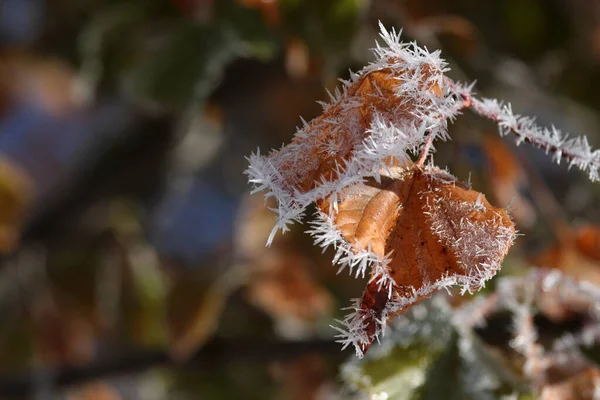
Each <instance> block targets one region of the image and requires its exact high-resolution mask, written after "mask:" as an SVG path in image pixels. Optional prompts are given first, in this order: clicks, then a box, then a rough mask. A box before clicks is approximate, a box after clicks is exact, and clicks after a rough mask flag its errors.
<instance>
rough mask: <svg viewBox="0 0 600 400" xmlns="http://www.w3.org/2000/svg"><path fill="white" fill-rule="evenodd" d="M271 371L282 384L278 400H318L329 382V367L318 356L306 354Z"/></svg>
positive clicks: (276, 365) (276, 366)
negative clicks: (324, 386)
mask: <svg viewBox="0 0 600 400" xmlns="http://www.w3.org/2000/svg"><path fill="white" fill-rule="evenodd" d="M271 370H272V372H273V375H274V376H275V378H276V379H277V380H279V381H280V382H281V384H282V387H281V389H280V391H279V394H278V395H277V397H276V398H277V399H286V400H309V399H317V398H319V394H320V393H321V391H322V389H323V385H324V384H325V383H326V382H327V366H326V364H325V361H324V359H323V357H322V356H320V355H318V354H306V355H303V356H300V357H297V358H295V359H293V360H291V361H288V362H285V363H278V364H275V365H273V368H272V369H271Z"/></svg>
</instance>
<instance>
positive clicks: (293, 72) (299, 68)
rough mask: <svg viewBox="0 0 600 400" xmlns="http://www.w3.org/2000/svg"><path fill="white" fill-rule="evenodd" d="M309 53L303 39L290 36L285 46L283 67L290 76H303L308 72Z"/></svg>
mask: <svg viewBox="0 0 600 400" xmlns="http://www.w3.org/2000/svg"><path fill="white" fill-rule="evenodd" d="M309 63H310V53H309V50H308V47H307V45H306V43H304V41H302V39H300V38H291V39H289V40H288V42H287V45H286V47H285V69H286V71H287V73H288V75H289V76H291V77H292V78H303V77H305V76H306V75H307V74H308V68H309Z"/></svg>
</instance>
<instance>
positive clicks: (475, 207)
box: [319, 166, 515, 355]
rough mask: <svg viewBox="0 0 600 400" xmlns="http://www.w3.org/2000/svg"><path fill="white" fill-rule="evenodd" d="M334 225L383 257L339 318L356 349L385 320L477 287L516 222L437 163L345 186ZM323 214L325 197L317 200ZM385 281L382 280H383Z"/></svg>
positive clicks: (327, 206)
mask: <svg viewBox="0 0 600 400" xmlns="http://www.w3.org/2000/svg"><path fill="white" fill-rule="evenodd" d="M344 194H345V196H344V199H343V201H342V202H341V203H340V204H339V205H338V212H337V214H335V217H334V221H333V222H334V223H335V225H336V226H337V227H338V230H339V231H340V233H341V235H342V236H343V238H344V239H345V240H346V241H347V242H348V243H350V244H351V246H352V248H353V249H354V251H355V252H356V253H358V252H361V251H365V249H367V250H370V252H372V253H374V254H375V255H376V256H377V258H379V259H382V260H386V261H385V262H384V263H383V264H382V268H380V269H379V270H378V269H376V268H375V269H373V271H375V272H373V273H372V276H371V280H370V282H369V284H368V285H367V288H366V290H365V292H364V294H363V296H362V299H361V300H360V302H359V304H358V305H357V307H356V314H355V315H354V316H351V317H349V318H347V319H346V321H345V325H346V327H347V329H348V330H347V331H344V332H343V333H344V335H345V336H347V337H348V338H351V339H352V341H351V343H353V344H355V346H356V349H357V352H358V353H359V355H360V354H361V353H364V352H365V351H366V350H367V349H368V348H369V346H370V345H371V344H372V342H373V340H374V339H375V338H376V336H377V335H378V334H379V333H380V332H381V330H382V329H383V327H384V326H385V322H386V320H387V319H388V318H390V317H392V316H394V315H397V314H400V313H403V312H404V311H406V310H407V309H408V308H409V307H410V306H412V305H414V304H416V303H418V302H419V301H421V300H423V299H424V298H427V297H429V296H431V295H432V294H433V293H434V292H435V291H437V290H439V289H440V288H442V287H447V286H450V285H454V284H460V285H462V286H463V291H468V292H473V291H476V290H478V289H480V288H481V287H482V286H483V285H484V282H485V281H486V280H487V279H489V278H491V277H492V276H493V275H494V274H495V273H496V271H497V269H498V268H499V267H500V262H501V261H502V259H503V258H504V256H505V255H506V253H507V252H508V249H509V248H510V246H511V245H512V242H513V239H514V235H515V228H514V224H513V222H512V220H511V219H510V217H509V216H508V214H507V212H506V211H505V210H504V209H500V208H496V207H494V206H492V205H491V204H490V203H489V202H488V201H487V200H486V199H485V196H483V195H482V194H481V193H479V192H476V191H473V190H469V188H468V187H466V185H464V184H462V183H460V182H458V181H456V179H455V178H454V177H452V176H451V175H449V174H448V173H446V172H444V171H441V170H439V169H437V168H433V167H431V168H422V167H419V166H413V167H409V168H402V167H393V168H391V169H390V173H389V174H388V175H387V176H383V175H382V179H381V183H377V182H376V181H375V180H370V181H368V182H366V183H364V184H359V185H356V186H355V187H351V188H349V189H347V190H346V191H345V193H344ZM319 207H320V208H321V210H322V211H323V212H326V210H329V209H330V204H329V200H325V201H323V202H321V203H320V204H319ZM387 282H389V284H387Z"/></svg>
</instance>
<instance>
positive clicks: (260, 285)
mask: <svg viewBox="0 0 600 400" xmlns="http://www.w3.org/2000/svg"><path fill="white" fill-rule="evenodd" d="M310 269H311V264H310V261H309V260H308V259H307V258H306V257H305V256H303V255H302V253H300V252H298V251H297V250H295V249H287V250H286V249H284V248H274V249H272V250H271V251H268V252H266V253H265V254H264V255H263V256H262V257H261V258H260V259H259V260H257V261H256V264H255V265H254V267H253V269H252V272H251V274H250V278H249V281H248V286H247V289H246V294H247V296H248V299H249V300H250V302H251V303H252V304H254V305H255V306H256V307H258V308H260V309H262V310H264V311H266V312H267V313H268V314H269V315H271V317H273V318H274V320H275V322H276V324H277V328H278V331H279V333H280V334H282V335H284V336H286V337H295V338H298V337H302V336H304V335H305V334H306V333H311V332H312V331H313V330H314V325H315V323H316V322H317V321H318V319H319V318H322V317H324V316H327V315H329V314H330V313H331V311H332V305H333V304H332V303H333V301H332V298H331V294H330V293H329V292H328V291H327V290H326V289H325V288H323V287H322V285H321V284H320V283H319V282H318V281H317V280H316V279H315V278H314V277H313V276H312V275H311V274H310Z"/></svg>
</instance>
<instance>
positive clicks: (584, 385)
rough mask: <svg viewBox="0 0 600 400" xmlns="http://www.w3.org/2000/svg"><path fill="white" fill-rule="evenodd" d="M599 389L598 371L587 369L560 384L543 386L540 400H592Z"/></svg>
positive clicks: (599, 375) (593, 368)
mask: <svg viewBox="0 0 600 400" xmlns="http://www.w3.org/2000/svg"><path fill="white" fill-rule="evenodd" d="M598 388H600V370H599V369H597V368H595V367H589V368H587V369H586V370H584V371H582V372H580V373H578V374H576V375H574V376H571V377H569V378H568V379H565V380H563V381H560V382H556V383H552V384H548V385H545V386H544V387H543V388H542V390H541V392H540V396H539V399H540V400H593V399H596V398H597V392H598Z"/></svg>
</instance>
